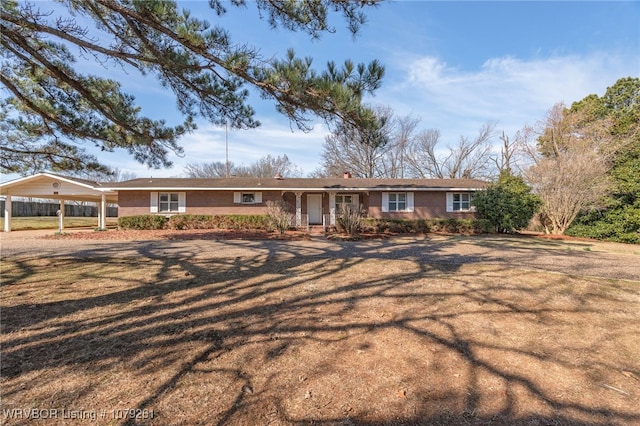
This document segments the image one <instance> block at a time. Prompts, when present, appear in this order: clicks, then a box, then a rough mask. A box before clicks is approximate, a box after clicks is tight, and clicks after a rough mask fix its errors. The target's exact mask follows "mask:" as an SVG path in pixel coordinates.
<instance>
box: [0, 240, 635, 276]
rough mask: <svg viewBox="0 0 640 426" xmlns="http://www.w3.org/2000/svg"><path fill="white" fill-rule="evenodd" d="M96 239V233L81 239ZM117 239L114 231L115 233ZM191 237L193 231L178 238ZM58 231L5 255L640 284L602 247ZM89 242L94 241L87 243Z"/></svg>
mask: <svg viewBox="0 0 640 426" xmlns="http://www.w3.org/2000/svg"><path fill="white" fill-rule="evenodd" d="M75 232H87V233H93V231H75ZM108 232H111V231H108ZM176 232H178V233H180V232H182V234H176V235H177V236H178V237H180V235H185V234H184V233H185V232H186V231H176ZM52 235H53V232H52V231H51V230H38V231H14V232H11V233H1V234H0V244H1V255H2V257H3V258H7V257H55V256H73V257H78V258H83V257H93V256H96V255H99V254H101V253H104V252H108V253H109V255H110V256H124V257H129V256H136V254H138V253H148V252H149V251H154V252H159V253H162V255H164V256H184V255H198V256H199V257H212V258H214V257H226V258H229V257H232V258H236V259H237V258H240V259H242V258H246V257H249V256H254V255H256V254H261V253H278V254H283V253H284V254H287V255H291V256H296V257H298V256H306V257H310V258H318V257H324V258H326V257H337V258H344V257H347V258H353V257H361V258H395V259H397V258H406V259H412V260H415V261H417V262H420V263H425V264H467V263H484V264H506V265H509V266H510V267H514V268H518V269H529V270H544V271H553V272H558V273H563V274H570V275H574V276H589V277H601V278H614V279H625V280H632V281H640V246H637V245H629V244H616V243H604V242H596V241H576V240H548V239H542V238H533V237H510V236H496V235H490V236H484V235H483V236H443V235H432V234H430V235H427V236H400V237H393V238H389V239H372V240H361V241H329V240H327V239H325V238H324V237H314V238H312V239H311V240H307V241H280V240H238V239H233V240H227V239H186V240H185V239H175V240H174V239H153V240H151V239H144V237H143V238H142V239H141V237H140V235H139V234H137V235H136V239H135V240H93V239H57V238H51V236H52ZM88 236H89V235H88Z"/></svg>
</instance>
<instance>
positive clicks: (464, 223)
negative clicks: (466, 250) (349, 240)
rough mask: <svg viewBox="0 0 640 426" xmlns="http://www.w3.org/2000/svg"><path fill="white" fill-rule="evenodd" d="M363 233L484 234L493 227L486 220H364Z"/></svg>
mask: <svg viewBox="0 0 640 426" xmlns="http://www.w3.org/2000/svg"><path fill="white" fill-rule="evenodd" d="M364 222H365V231H369V232H379V233H383V232H390V233H397V234H424V233H428V232H447V233H459V234H486V233H491V232H494V230H495V229H494V227H493V225H492V224H491V222H490V221H488V220H486V219H453V218H451V219H417V220H408V219H371V218H368V219H365V221H364Z"/></svg>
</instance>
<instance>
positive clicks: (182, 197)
mask: <svg viewBox="0 0 640 426" xmlns="http://www.w3.org/2000/svg"><path fill="white" fill-rule="evenodd" d="M186 211H187V193H186V192H178V213H184V212H186Z"/></svg>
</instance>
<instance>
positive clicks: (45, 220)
mask: <svg viewBox="0 0 640 426" xmlns="http://www.w3.org/2000/svg"><path fill="white" fill-rule="evenodd" d="M117 222H118V218H115V217H108V218H107V226H115V225H117ZM59 224H60V222H59V218H58V217H57V216H34V217H12V218H11V230H12V231H20V230H28V229H58V226H59ZM95 226H98V218H97V217H65V218H64V227H65V228H76V227H95ZM0 229H4V218H3V217H2V218H0Z"/></svg>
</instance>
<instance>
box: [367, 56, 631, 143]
mask: <svg viewBox="0 0 640 426" xmlns="http://www.w3.org/2000/svg"><path fill="white" fill-rule="evenodd" d="M398 67H399V68H400V69H401V73H403V75H404V78H402V79H399V80H400V83H398V84H395V85H392V86H390V87H389V88H383V89H382V90H381V93H380V95H379V98H382V100H383V102H384V101H385V100H391V101H390V102H388V103H389V104H390V105H391V106H392V107H393V108H394V110H395V111H396V113H399V114H409V113H412V114H414V115H416V116H418V117H421V118H422V125H423V126H424V127H425V128H438V129H440V130H441V132H442V135H443V140H448V141H449V142H450V143H451V142H452V141H454V140H456V139H457V138H458V137H459V136H460V135H463V134H464V135H470V134H473V133H475V132H476V130H477V129H478V128H479V127H480V126H481V125H482V124H483V123H486V122H488V121H496V122H497V123H498V126H497V128H498V130H505V131H506V132H507V133H513V132H515V131H516V130H518V129H520V128H522V127H523V126H524V125H526V124H533V123H535V122H536V121H537V120H539V119H541V118H542V117H543V116H544V114H545V112H546V111H547V110H549V109H550V108H551V107H552V106H553V105H554V104H555V103H557V102H561V101H564V102H565V103H566V104H567V105H570V104H571V103H572V102H574V101H578V100H580V99H582V98H584V97H585V96H587V95H589V94H591V93H596V94H599V95H602V94H603V93H604V91H605V90H606V88H607V87H608V86H611V85H612V84H614V83H615V81H616V80H618V79H619V78H622V77H626V76H629V75H637V73H638V69H637V61H636V60H634V59H633V56H629V55H621V54H605V53H593V54H590V55H587V56H577V55H572V56H555V57H550V58H535V59H530V60H526V59H519V58H514V57H510V56H505V57H499V58H489V59H487V60H486V61H485V62H484V64H483V65H482V66H481V67H480V68H479V69H475V70H461V69H459V68H456V67H451V66H448V65H447V64H446V63H445V62H443V61H441V60H439V59H438V58H436V57H433V56H424V57H421V58H411V59H409V60H407V61H405V62H403V63H401V64H400V65H398Z"/></svg>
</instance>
